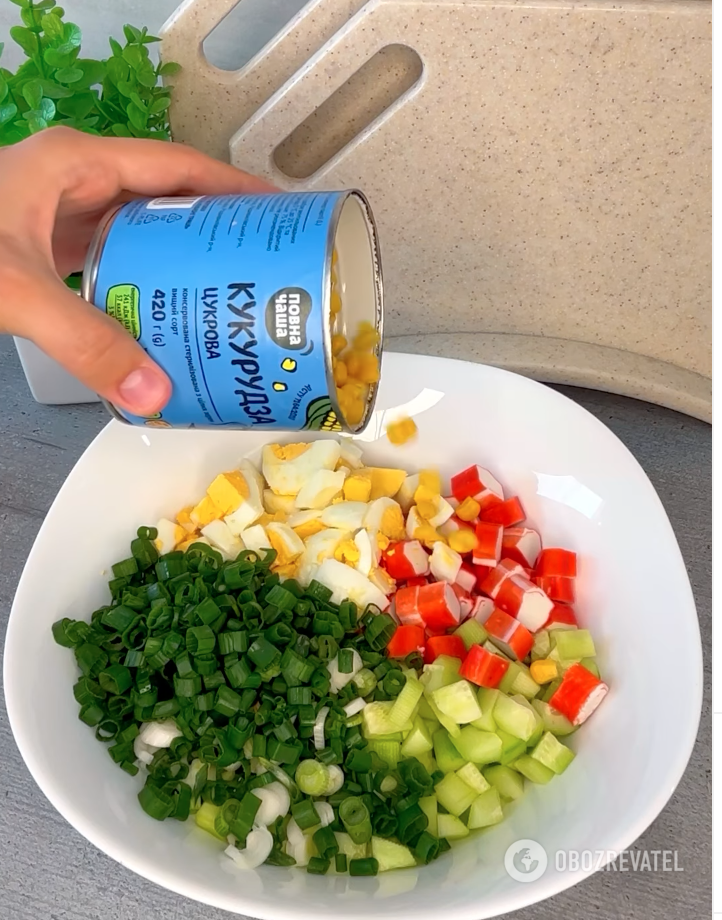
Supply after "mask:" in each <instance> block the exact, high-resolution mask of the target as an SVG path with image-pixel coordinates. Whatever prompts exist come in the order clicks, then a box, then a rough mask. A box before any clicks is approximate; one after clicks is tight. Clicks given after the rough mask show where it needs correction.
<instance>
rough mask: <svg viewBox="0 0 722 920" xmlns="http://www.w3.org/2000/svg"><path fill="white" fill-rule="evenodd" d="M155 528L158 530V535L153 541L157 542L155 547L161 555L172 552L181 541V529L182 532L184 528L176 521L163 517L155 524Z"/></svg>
mask: <svg viewBox="0 0 722 920" xmlns="http://www.w3.org/2000/svg"><path fill="white" fill-rule="evenodd" d="M155 529H156V530H157V531H158V536H157V537H156V538H155V540H154V541H153V542H154V543H155V548H156V549H157V550H158V552H159V553H160V554H161V555H163V553H170V552H172V551H173V550H174V549H175V548H176V546H177V545H178V544H179V543H180V542H181V541H180V539H179V537H180V533H179V531H181V532H182V528H181V527H180V525H179V524H176V523H175V521H169V520H168V518H161V519H160V520H159V521H158V523H157V524H156V525H155ZM183 536H186V534H185V533H184V534H183ZM181 539H182V538H181Z"/></svg>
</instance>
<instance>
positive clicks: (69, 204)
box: [0, 127, 274, 415]
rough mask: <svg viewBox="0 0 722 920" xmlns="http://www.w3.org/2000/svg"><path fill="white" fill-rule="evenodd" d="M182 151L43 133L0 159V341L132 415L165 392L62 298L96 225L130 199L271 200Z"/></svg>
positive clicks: (164, 381) (123, 345)
mask: <svg viewBox="0 0 722 920" xmlns="http://www.w3.org/2000/svg"><path fill="white" fill-rule="evenodd" d="M273 190H274V189H273V186H271V185H269V184H268V183H266V182H264V181H263V180H262V179H257V178H254V177H253V176H249V175H248V174H247V173H244V172H241V171H240V170H238V169H235V168H234V167H233V166H229V165H227V164H225V163H219V162H218V161H217V160H213V159H211V158H210V157H207V156H205V155H204V154H202V153H198V152H197V151H195V150H193V149H192V148H190V147H184V146H182V145H180V144H168V143H165V142H162V141H152V140H130V139H124V138H104V137H95V136H93V135H88V134H82V133H80V132H78V131H73V130H71V129H70V128H62V127H58V128H48V129H47V130H45V131H42V132H40V133H39V134H36V135H33V136H32V137H30V138H28V139H27V140H25V141H22V142H21V143H19V144H16V145H14V146H12V147H6V148H3V149H1V150H0V332H8V333H11V334H13V335H18V336H22V337H23V338H27V339H31V340H32V341H33V342H35V344H36V345H38V346H39V347H40V348H42V350H43V351H44V352H46V354H48V355H50V356H51V357H52V358H55V359H56V360H57V361H59V362H60V364H62V365H63V366H64V367H65V368H66V369H67V370H68V371H70V373H71V374H74V375H75V376H76V377H77V378H78V379H79V380H81V381H82V382H83V383H84V384H85V385H86V386H88V387H90V389H92V390H95V391H96V392H97V393H99V394H100V395H101V396H104V397H105V398H106V399H108V400H109V401H110V402H112V403H114V404H115V405H118V406H122V407H123V408H125V409H127V410H129V411H130V412H132V413H134V414H136V415H150V414H152V413H154V412H158V411H159V410H160V409H162V408H163V406H164V405H165V404H166V402H167V401H168V398H169V397H170V393H171V384H170V381H169V380H168V377H167V376H166V375H165V373H164V372H163V371H162V370H161V369H160V368H159V367H158V365H157V364H155V363H154V362H153V361H151V359H150V358H149V357H148V355H147V354H146V353H145V352H144V351H143V349H142V348H141V347H140V345H138V344H137V343H136V342H135V341H134V340H133V338H132V337H131V336H130V335H128V334H127V332H126V331H125V330H124V329H123V328H122V326H120V325H119V324H118V323H117V322H116V321H115V320H114V319H111V318H110V317H108V316H106V315H105V313H103V312H102V311H101V310H98V309H97V308H96V307H94V306H92V305H91V304H88V303H86V302H85V301H84V300H83V299H82V298H80V297H78V296H77V294H74V293H73V292H72V291H70V290H69V289H68V288H67V287H66V286H65V284H64V283H63V278H66V277H67V276H68V275H69V274H71V273H72V272H75V271H80V270H81V269H82V267H83V263H84V260H85V255H86V252H87V250H88V246H89V244H90V241H91V239H92V236H93V233H94V231H95V228H96V226H97V225H98V222H99V221H100V219H101V217H102V216H103V214H104V213H105V212H106V211H107V210H108V209H109V208H111V207H112V206H113V205H115V204H118V203H120V202H123V201H128V200H130V199H132V198H134V197H146V196H147V197H149V198H153V197H156V196H161V195H188V194H199V195H218V194H233V193H240V192H264V191H273Z"/></svg>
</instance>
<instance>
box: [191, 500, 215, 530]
mask: <svg viewBox="0 0 722 920" xmlns="http://www.w3.org/2000/svg"><path fill="white" fill-rule="evenodd" d="M189 517H190V519H191V521H192V522H193V523H194V524H195V526H196V527H197V528H199V529H200V528H201V527H205V526H206V524H210V523H211V521H217V520H218V519H219V518H222V517H223V512H222V511H221V509H220V508H219V507H218V506H217V505H216V503H215V502H214V501H213V499H212V498H211V497H210V495H204V496H203V498H202V499H201V500H200V501H199V502H198V504H197V505H196V506H195V508H194V509H193V510H192V511H191V513H190V515H189Z"/></svg>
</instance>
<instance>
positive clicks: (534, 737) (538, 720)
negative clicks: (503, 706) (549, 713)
mask: <svg viewBox="0 0 722 920" xmlns="http://www.w3.org/2000/svg"><path fill="white" fill-rule="evenodd" d="M512 699H513V700H516V702H517V703H519V705H520V706H526V708H527V709H528V710H529V712H531V713H533V715H534V731H533V732H532V733H531V735H530V736H529V738H528V739H527V742H526V746H527V747H528V748H529V747H534V745H535V744H536V743H537V742H538V741H539V739H540V738H541V736H542V735H543V734H544V720H543V719H542V717H541V716H540V715H539V713H538V712H537V711H536V709H535V708H534V707H533V706H532V704H531V700H528V699H527V698H526V697H524V696H522V695H521V694H520V693H515V694H514V696H513V697H512Z"/></svg>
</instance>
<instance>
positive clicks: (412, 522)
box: [406, 505, 424, 540]
mask: <svg viewBox="0 0 722 920" xmlns="http://www.w3.org/2000/svg"><path fill="white" fill-rule="evenodd" d="M423 523H424V522H423V521H422V519H421V516H420V515H419V512H418V511H417V510H416V505H414V506H413V507H412V508H410V509H409V513H408V515H407V517H406V535H407V536H408V538H409V540H415V539H416V537H415V536H414V534H415V533H416V531H417V530H418V529H419V527H421V525H422V524H423Z"/></svg>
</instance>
